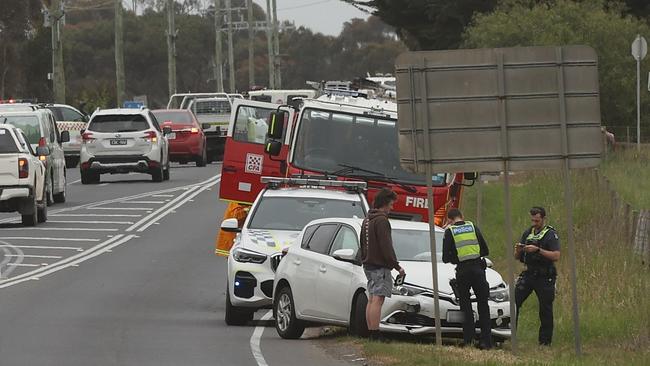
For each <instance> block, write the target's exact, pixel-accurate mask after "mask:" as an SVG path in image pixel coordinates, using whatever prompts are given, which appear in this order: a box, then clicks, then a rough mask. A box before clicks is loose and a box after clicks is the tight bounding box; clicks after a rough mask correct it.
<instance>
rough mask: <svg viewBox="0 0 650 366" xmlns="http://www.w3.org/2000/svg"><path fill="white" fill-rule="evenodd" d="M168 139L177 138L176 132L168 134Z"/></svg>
mask: <svg viewBox="0 0 650 366" xmlns="http://www.w3.org/2000/svg"><path fill="white" fill-rule="evenodd" d="M167 140H176V133H175V132H172V133H170V134H169V135H167Z"/></svg>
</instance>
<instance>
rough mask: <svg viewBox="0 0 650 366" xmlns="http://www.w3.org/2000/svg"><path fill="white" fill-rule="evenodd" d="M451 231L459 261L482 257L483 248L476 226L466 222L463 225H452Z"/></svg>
mask: <svg viewBox="0 0 650 366" xmlns="http://www.w3.org/2000/svg"><path fill="white" fill-rule="evenodd" d="M449 229H450V230H451V235H452V236H453V238H454V244H455V246H456V251H457V252H458V260H459V261H461V262H464V261H467V260H470V259H476V258H479V257H480V256H481V247H480V246H479V243H478V237H477V236H476V229H474V224H472V223H471V222H470V221H466V222H465V224H463V225H451V226H450V227H449Z"/></svg>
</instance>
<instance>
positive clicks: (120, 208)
mask: <svg viewBox="0 0 650 366" xmlns="http://www.w3.org/2000/svg"><path fill="white" fill-rule="evenodd" d="M87 209H88V210H115V211H151V210H153V208H145V207H88V208H87Z"/></svg>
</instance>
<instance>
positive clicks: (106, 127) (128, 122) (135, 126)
mask: <svg viewBox="0 0 650 366" xmlns="http://www.w3.org/2000/svg"><path fill="white" fill-rule="evenodd" d="M148 129H149V123H147V119H146V118H144V116H143V115H140V114H116V115H109V114H107V115H100V116H95V117H93V119H92V120H91V121H90V124H89V125H88V131H95V132H137V131H144V130H148Z"/></svg>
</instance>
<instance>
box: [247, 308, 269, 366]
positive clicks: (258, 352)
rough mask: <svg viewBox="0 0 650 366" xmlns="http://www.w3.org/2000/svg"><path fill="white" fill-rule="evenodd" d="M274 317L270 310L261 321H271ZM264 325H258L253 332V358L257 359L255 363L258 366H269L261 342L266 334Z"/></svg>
mask: <svg viewBox="0 0 650 366" xmlns="http://www.w3.org/2000/svg"><path fill="white" fill-rule="evenodd" d="M272 316H273V310H269V311H267V312H266V314H264V316H262V318H261V319H260V321H267V320H269V319H271V317H272ZM264 328H265V327H264V325H263V324H262V325H258V326H257V327H255V331H253V335H252V336H251V342H250V343H251V352H253V357H255V362H257V366H268V364H267V363H266V360H265V359H264V355H263V354H262V348H261V347H260V341H261V340H262V335H263V334H264Z"/></svg>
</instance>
